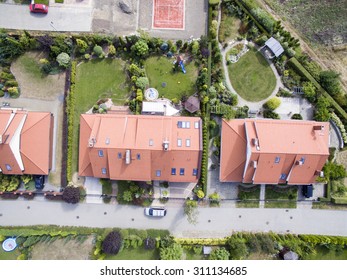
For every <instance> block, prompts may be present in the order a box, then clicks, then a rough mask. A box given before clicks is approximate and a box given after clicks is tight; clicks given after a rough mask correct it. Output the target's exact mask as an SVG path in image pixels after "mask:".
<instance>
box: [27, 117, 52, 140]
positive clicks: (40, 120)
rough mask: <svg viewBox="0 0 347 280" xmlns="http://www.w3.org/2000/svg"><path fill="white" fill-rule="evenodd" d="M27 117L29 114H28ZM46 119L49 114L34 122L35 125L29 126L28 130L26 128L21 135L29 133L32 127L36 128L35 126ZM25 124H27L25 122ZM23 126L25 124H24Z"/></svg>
mask: <svg viewBox="0 0 347 280" xmlns="http://www.w3.org/2000/svg"><path fill="white" fill-rule="evenodd" d="M28 115H29V114H28ZM47 117H50V113H48V112H47V114H46V115H45V116H44V117H43V118H40V119H39V120H38V121H36V122H35V123H33V124H32V125H31V126H29V127H28V128H26V129H25V130H24V129H23V130H22V132H21V135H23V134H25V133H26V132H27V131H29V130H30V129H32V128H33V127H34V126H36V125H37V124H39V123H40V122H42V121H43V120H45V119H46V118H47ZM25 123H27V122H26V121H25ZM24 125H25V124H24Z"/></svg>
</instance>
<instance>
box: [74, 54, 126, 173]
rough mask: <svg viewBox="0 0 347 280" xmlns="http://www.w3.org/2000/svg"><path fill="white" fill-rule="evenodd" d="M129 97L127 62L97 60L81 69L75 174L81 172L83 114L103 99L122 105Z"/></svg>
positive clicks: (79, 73) (85, 63)
mask: <svg viewBox="0 0 347 280" xmlns="http://www.w3.org/2000/svg"><path fill="white" fill-rule="evenodd" d="M128 94H129V89H128V86H127V84H126V76H125V63H124V62H123V61H122V60H119V59H102V60H99V59H93V60H91V61H88V62H83V63H81V64H79V65H78V66H77V73H76V93H75V96H76V106H75V117H74V121H75V122H74V141H73V154H72V160H73V166H72V171H73V172H75V171H77V162H78V138H79V123H80V115H81V114H82V113H85V112H87V111H88V110H89V109H90V108H91V107H93V105H94V104H96V102H97V101H98V99H100V98H112V101H113V103H115V104H118V105H122V104H124V103H125V101H126V99H127V97H128Z"/></svg>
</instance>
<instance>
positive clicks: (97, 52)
mask: <svg viewBox="0 0 347 280" xmlns="http://www.w3.org/2000/svg"><path fill="white" fill-rule="evenodd" d="M93 52H94V54H95V55H96V56H97V57H99V58H103V57H104V56H105V53H104V51H103V50H102V47H100V46H98V45H95V46H94V48H93Z"/></svg>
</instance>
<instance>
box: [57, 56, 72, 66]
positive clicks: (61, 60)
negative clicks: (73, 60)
mask: <svg viewBox="0 0 347 280" xmlns="http://www.w3.org/2000/svg"><path fill="white" fill-rule="evenodd" d="M56 60H57V62H58V64H59V66H61V67H63V68H67V67H69V65H70V56H69V55H68V54H67V53H64V52H62V53H60V54H59V55H58V56H57V59H56Z"/></svg>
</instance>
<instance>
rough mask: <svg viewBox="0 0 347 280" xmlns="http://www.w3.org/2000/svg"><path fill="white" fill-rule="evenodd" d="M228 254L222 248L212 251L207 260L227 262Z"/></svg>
mask: <svg viewBox="0 0 347 280" xmlns="http://www.w3.org/2000/svg"><path fill="white" fill-rule="evenodd" d="M229 257H230V253H229V252H228V251H227V250H226V249H225V248H224V247H222V248H218V249H215V250H213V251H212V253H211V254H210V256H209V260H229Z"/></svg>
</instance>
